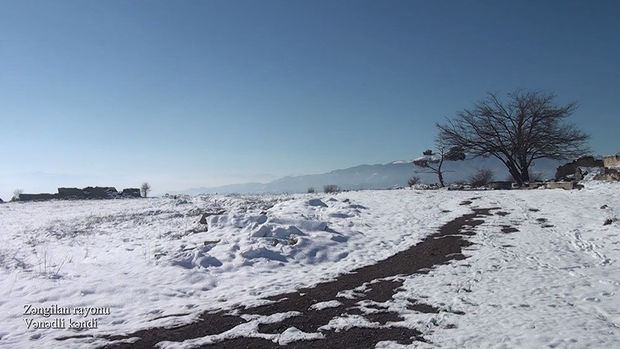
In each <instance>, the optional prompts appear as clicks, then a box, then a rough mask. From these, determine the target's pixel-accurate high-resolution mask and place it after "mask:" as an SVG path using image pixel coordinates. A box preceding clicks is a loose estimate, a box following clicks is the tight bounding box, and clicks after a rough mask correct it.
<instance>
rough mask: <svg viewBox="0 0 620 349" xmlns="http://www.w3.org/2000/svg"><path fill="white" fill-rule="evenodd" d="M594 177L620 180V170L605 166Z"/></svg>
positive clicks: (602, 179) (603, 179)
mask: <svg viewBox="0 0 620 349" xmlns="http://www.w3.org/2000/svg"><path fill="white" fill-rule="evenodd" d="M594 179H596V180H601V181H620V171H619V170H618V169H616V168H604V169H603V170H602V171H601V172H599V173H598V174H597V175H596V176H595V177H594Z"/></svg>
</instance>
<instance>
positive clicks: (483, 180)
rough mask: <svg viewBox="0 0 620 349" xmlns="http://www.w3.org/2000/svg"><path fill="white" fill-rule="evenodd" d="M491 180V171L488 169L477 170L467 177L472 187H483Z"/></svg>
mask: <svg viewBox="0 0 620 349" xmlns="http://www.w3.org/2000/svg"><path fill="white" fill-rule="evenodd" d="M492 180H493V171H491V170H488V169H482V170H478V172H476V173H475V174H474V175H473V176H471V177H469V183H470V184H471V186H472V187H474V188H476V187H484V186H485V185H487V184H489V182H491V181H492Z"/></svg>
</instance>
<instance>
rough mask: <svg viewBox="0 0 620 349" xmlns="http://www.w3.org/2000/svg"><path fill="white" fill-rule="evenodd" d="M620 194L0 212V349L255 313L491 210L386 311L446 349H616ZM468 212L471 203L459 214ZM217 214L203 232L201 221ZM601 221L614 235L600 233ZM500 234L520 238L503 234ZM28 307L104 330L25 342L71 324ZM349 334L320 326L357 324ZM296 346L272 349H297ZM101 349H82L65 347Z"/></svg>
mask: <svg viewBox="0 0 620 349" xmlns="http://www.w3.org/2000/svg"><path fill="white" fill-rule="evenodd" d="M619 193H620V185H618V183H615V184H604V183H595V182H591V183H588V184H587V187H586V189H584V190H581V191H564V190H531V191H483V192H457V191H443V190H441V191H414V190H396V191H361V192H348V193H340V194H337V195H327V194H307V195H292V196H243V197H221V196H220V197H218V196H208V197H206V196H205V197H194V198H181V199H171V198H161V199H148V200H115V201H73V202H62V201H61V202H44V203H10V204H3V205H0V229H1V230H0V324H1V326H0V346H6V347H11V348H21V347H23V348H25V347H32V346H33V345H37V346H41V347H49V346H57V345H58V343H59V342H57V341H56V340H55V338H56V337H61V336H71V335H75V334H102V333H106V334H120V333H129V332H132V331H134V330H137V329H142V328H150V327H155V326H162V325H172V324H178V323H182V322H189V321H191V320H192V319H194V318H195V317H196V316H197V314H199V313H200V312H201V311H204V310H208V309H220V308H231V307H234V306H236V305H241V304H243V305H255V304H259V303H260V302H261V300H260V299H261V298H263V297H265V296H268V295H275V294H279V293H283V292H287V291H293V290H294V289H295V288H299V287H300V286H310V285H313V284H316V283H317V282H320V281H324V280H326V279H329V278H332V277H334V276H336V275H338V274H340V273H343V272H346V271H350V270H353V269H355V268H358V267H360V266H362V265H368V264H372V263H374V262H376V261H378V260H381V259H384V258H386V257H388V256H390V255H392V254H394V253H395V252H397V251H400V250H403V249H406V248H407V247H409V246H411V245H414V244H416V243H417V242H419V241H420V240H421V239H422V238H424V237H425V236H428V235H430V234H432V233H433V232H435V231H436V229H437V227H439V226H440V225H442V224H443V223H445V222H447V221H449V220H451V219H453V218H456V217H458V216H460V215H462V214H465V213H469V212H471V208H472V207H501V211H504V212H507V213H508V215H505V216H500V215H494V216H492V217H488V218H487V219H486V220H485V223H484V224H483V225H482V226H478V227H477V228H476V232H477V235H475V236H473V237H472V238H471V239H470V240H471V241H473V242H475V243H476V245H474V246H472V247H471V248H469V249H468V250H467V252H466V253H467V255H468V256H470V258H469V259H466V260H463V261H459V262H454V263H451V264H449V265H445V266H441V267H438V268H436V269H435V270H434V271H433V272H431V273H429V274H427V275H414V276H411V277H409V278H408V279H407V280H406V281H405V286H406V287H405V290H403V291H402V292H401V293H399V294H397V295H396V297H394V299H393V300H392V301H390V302H389V304H387V305H388V306H389V307H390V309H394V310H397V311H399V313H401V314H402V316H403V317H404V318H405V321H404V322H403V323H404V324H406V325H407V326H410V327H413V328H416V329H418V330H419V331H422V332H423V334H424V336H425V338H427V339H428V340H430V341H432V343H433V344H434V345H440V346H444V347H447V348H451V347H471V348H477V347H515V346H520V347H523V346H526V347H539V346H543V345H544V346H548V345H551V346H553V345H556V346H557V345H559V346H560V347H584V346H588V345H590V346H592V347H611V346H613V344H614V343H615V344H617V343H619V342H620V312H619V310H618V309H620V294H618V289H619V286H620V268H619V267H618V262H619V261H618V259H619V258H620V222H619V221H613V219H614V218H620V195H619ZM472 197H479V198H478V199H476V200H473V203H472V204H471V205H469V206H467V205H460V203H461V202H462V201H463V200H466V199H470V198H472ZM604 205H605V206H604ZM601 207H603V208H601ZM221 211H223V214H220V215H212V216H210V217H208V218H207V221H208V224H207V225H205V224H201V223H199V221H200V218H201V215H202V214H203V213H208V212H212V213H220V212H221ZM446 211H449V212H446ZM542 219H545V220H546V221H543V220H542ZM607 219H612V223H611V224H608V225H603V223H604V222H605V220H607ZM501 225H510V226H513V227H515V228H517V229H518V230H519V231H518V232H513V233H509V234H506V233H502V232H501V231H500V230H501ZM207 226H208V231H205V230H206V227H207ZM412 297H413V298H417V299H424V301H425V302H426V303H428V304H432V305H435V306H436V307H438V308H441V309H448V310H453V311H458V312H464V313H465V314H464V315H457V314H453V313H450V312H441V313H439V314H423V313H417V312H415V311H411V310H407V309H405V307H404V305H403V304H401V303H402V302H399V300H401V299H406V298H412ZM27 304H30V305H32V307H33V308H35V309H37V308H41V307H50V306H52V305H57V306H58V307H70V308H71V310H73V309H74V308H75V307H109V309H110V314H109V315H100V316H86V317H82V319H83V320H89V319H93V318H97V319H98V326H97V327H98V328H97V329H88V330H84V331H81V332H78V331H76V330H70V329H34V328H32V326H31V328H28V327H27V322H26V321H25V320H34V321H35V322H37V321H41V320H48V321H51V320H53V319H54V318H59V317H60V318H65V319H66V321H67V322H68V321H69V320H70V319H71V320H77V319H78V318H79V316H75V314H73V315H71V316H50V317H49V318H44V317H42V316H39V315H36V316H35V315H24V306H25V305H27ZM319 306H327V307H329V306H330V305H329V304H322V305H319ZM349 320H350V321H349ZM349 320H347V319H334V323H333V324H331V323H330V326H332V327H333V326H335V327H338V326H350V325H351V321H353V322H355V321H356V319H352V320H351V319H349ZM358 320H359V319H358ZM67 325H68V323H67ZM358 325H360V324H358ZM361 325H362V326H373V325H372V324H368V323H366V324H361ZM293 334H295V331H294V330H293V329H291V330H290V331H288V330H287V331H286V333H283V334H282V335H281V336H280V337H281V338H274V341H276V342H277V341H279V342H281V343H282V342H289V341H293V340H295V338H297V337H296V335H293ZM102 343H103V342H102V341H101V340H93V339H89V338H85V339H84V338H82V339H72V340H68V341H64V342H62V345H63V346H73V347H83V346H85V345H88V344H90V345H91V346H94V345H97V344H102ZM171 346H173V345H171ZM379 346H387V347H394V346H396V344H395V343H389V342H385V343H383V344H380V345H379Z"/></svg>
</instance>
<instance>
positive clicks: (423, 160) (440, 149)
mask: <svg viewBox="0 0 620 349" xmlns="http://www.w3.org/2000/svg"><path fill="white" fill-rule="evenodd" d="M422 155H423V156H422V157H419V158H417V159H415V160H413V164H414V165H415V166H417V167H421V168H424V169H426V171H427V172H429V173H435V174H436V175H437V178H438V179H439V185H440V186H441V187H444V186H445V185H444V182H443V171H442V166H443V163H444V161H460V160H465V153H464V152H463V149H462V148H461V147H458V146H454V147H450V148H449V149H448V147H447V146H446V145H445V143H443V142H441V141H438V142H437V153H435V152H433V151H432V150H431V149H427V150H425V151H424V152H423V153H422Z"/></svg>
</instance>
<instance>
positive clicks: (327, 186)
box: [323, 184, 340, 193]
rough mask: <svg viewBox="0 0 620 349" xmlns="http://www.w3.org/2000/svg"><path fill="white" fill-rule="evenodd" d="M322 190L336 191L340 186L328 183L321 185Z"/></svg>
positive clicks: (327, 191)
mask: <svg viewBox="0 0 620 349" xmlns="http://www.w3.org/2000/svg"><path fill="white" fill-rule="evenodd" d="M323 191H324V192H325V193H338V192H339V191H340V187H338V186H337V185H335V184H328V185H325V186H323Z"/></svg>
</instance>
